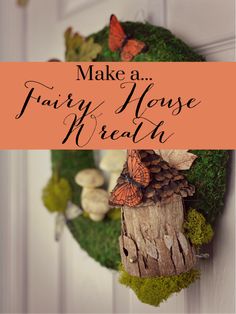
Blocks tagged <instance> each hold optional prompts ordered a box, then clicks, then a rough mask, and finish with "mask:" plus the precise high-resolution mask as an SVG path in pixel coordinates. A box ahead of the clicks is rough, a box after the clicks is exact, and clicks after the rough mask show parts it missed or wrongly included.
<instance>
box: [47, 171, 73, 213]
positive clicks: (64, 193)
mask: <svg viewBox="0 0 236 314" xmlns="http://www.w3.org/2000/svg"><path fill="white" fill-rule="evenodd" d="M71 197H72V191H71V187H70V185H69V182H68V181H67V180H66V179H65V178H58V176H57V175H53V176H52V177H51V178H50V180H49V181H48V183H47V185H46V186H45V188H44V189H43V195H42V199H43V203H44V205H45V207H46V208H47V209H48V210H49V211H50V212H64V211H65V210H66V207H67V204H68V201H69V200H70V199H71Z"/></svg>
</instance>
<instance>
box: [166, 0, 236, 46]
mask: <svg viewBox="0 0 236 314" xmlns="http://www.w3.org/2000/svg"><path fill="white" fill-rule="evenodd" d="M167 26H168V28H170V29H171V30H172V31H173V32H174V33H175V34H176V35H178V36H180V37H181V38H182V39H184V40H185V41H186V42H187V43H188V44H190V45H191V46H199V45H204V44H209V43H211V42H216V41H219V40H222V39H226V38H231V37H234V36H235V1H234V0H226V1H222V0H198V1H195V0H178V1H176V0H168V1H167Z"/></svg>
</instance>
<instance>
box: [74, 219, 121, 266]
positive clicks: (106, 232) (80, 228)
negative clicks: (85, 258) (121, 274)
mask: <svg viewBox="0 0 236 314" xmlns="http://www.w3.org/2000/svg"><path fill="white" fill-rule="evenodd" d="M68 227H69V229H70V230H71V232H72V234H73V236H74V237H75V239H76V240H77V241H78V242H79V244H80V246H81V248H82V249H84V250H86V251H87V253H88V254H89V255H90V256H91V257H92V258H94V259H95V260H96V261H98V262H99V263H100V264H101V265H103V266H105V267H107V268H112V269H118V266H119V264H120V251H119V244H118V238H119V236H120V231H121V230H120V221H119V220H109V219H105V220H103V221H100V222H94V221H92V220H90V219H89V218H86V217H84V216H79V217H78V218H76V219H74V220H71V221H69V222H68Z"/></svg>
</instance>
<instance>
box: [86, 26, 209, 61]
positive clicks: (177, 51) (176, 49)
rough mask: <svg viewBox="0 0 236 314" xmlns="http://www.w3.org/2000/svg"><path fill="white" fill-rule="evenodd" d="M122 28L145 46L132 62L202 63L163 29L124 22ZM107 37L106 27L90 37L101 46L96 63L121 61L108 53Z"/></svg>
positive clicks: (118, 57)
mask: <svg viewBox="0 0 236 314" xmlns="http://www.w3.org/2000/svg"><path fill="white" fill-rule="evenodd" d="M122 26H123V28H124V30H125V32H126V34H127V35H128V36H130V37H132V38H135V39H138V40H141V41H143V42H144V43H145V45H146V50H145V51H144V52H143V53H140V54H139V55H137V56H136V57H135V58H134V59H133V61H172V62H174V61H204V59H203V57H202V56H200V55H198V54H197V53H195V52H194V51H193V50H192V49H191V48H190V47H189V46H188V45H186V44H185V43H184V42H183V41H182V40H180V39H178V38H177V37H175V36H174V35H173V34H172V33H171V32H170V31H169V30H167V29H165V28H163V27H157V26H154V25H151V24H149V23H146V24H143V23H136V22H125V23H122ZM108 35H109V28H108V27H105V28H104V29H103V30H101V31H100V32H98V33H96V34H93V35H91V36H92V37H93V38H94V41H95V42H96V43H98V44H100V45H101V46H102V52H101V53H100V54H99V55H98V57H97V59H96V61H121V60H120V55H119V52H112V51H110V49H109V47H108Z"/></svg>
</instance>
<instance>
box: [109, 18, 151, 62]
mask: <svg viewBox="0 0 236 314" xmlns="http://www.w3.org/2000/svg"><path fill="white" fill-rule="evenodd" d="M109 48H110V50H111V51H116V50H120V56H121V60H122V61H131V60H132V59H133V58H134V57H135V56H137V55H138V54H139V53H140V52H141V51H142V50H143V49H144V48H145V43H143V42H142V41H139V40H136V39H129V38H128V36H127V35H126V34H125V32H124V30H123V28H122V26H121V24H120V22H119V21H118V20H117V17H116V16H115V15H113V14H112V15H111V18H110V32H109Z"/></svg>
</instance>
